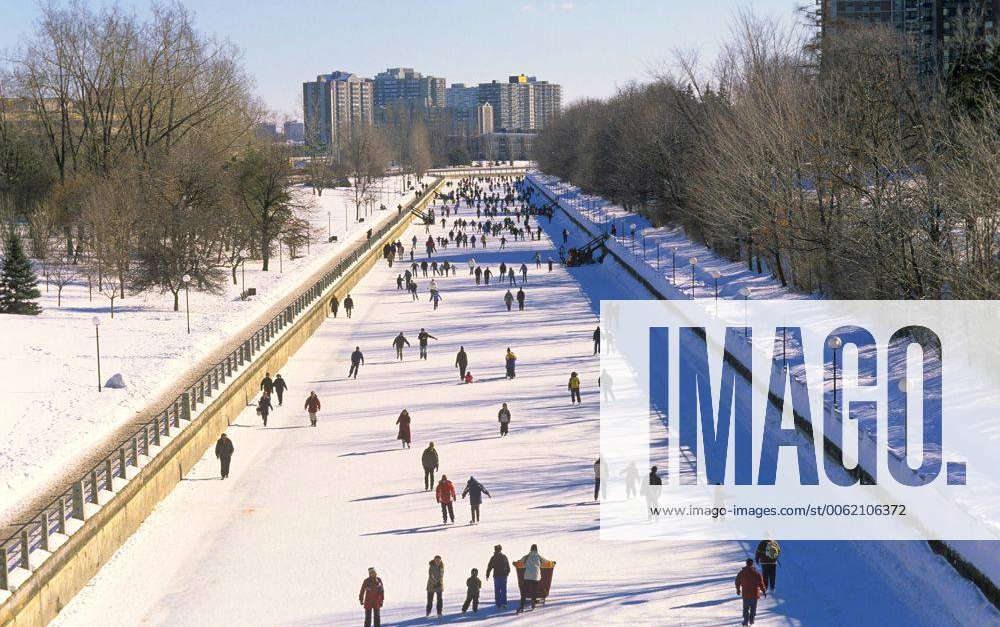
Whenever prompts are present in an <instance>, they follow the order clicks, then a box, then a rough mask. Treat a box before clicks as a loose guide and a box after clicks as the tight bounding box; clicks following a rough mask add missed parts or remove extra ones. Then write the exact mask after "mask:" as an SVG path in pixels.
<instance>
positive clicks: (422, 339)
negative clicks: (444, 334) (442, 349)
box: [417, 328, 437, 359]
mask: <svg viewBox="0 0 1000 627" xmlns="http://www.w3.org/2000/svg"><path fill="white" fill-rule="evenodd" d="M428 339H432V340H436V339H437V338H436V337H434V336H433V335H431V334H430V333H428V332H427V330H426V329H424V328H421V329H420V333H418V334H417V340H419V342H418V344H419V345H420V359H427V340H428Z"/></svg>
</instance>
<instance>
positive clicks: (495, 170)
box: [427, 166, 528, 177]
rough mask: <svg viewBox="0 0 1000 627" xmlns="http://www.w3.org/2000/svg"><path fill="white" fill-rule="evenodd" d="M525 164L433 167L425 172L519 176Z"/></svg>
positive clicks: (523, 171)
mask: <svg viewBox="0 0 1000 627" xmlns="http://www.w3.org/2000/svg"><path fill="white" fill-rule="evenodd" d="M527 169H528V168H527V166H502V167H458V168H435V169H433V170H428V171H427V173H428V174H431V175H434V176H450V177H465V176H520V175H522V174H524V173H525V172H526V171H527Z"/></svg>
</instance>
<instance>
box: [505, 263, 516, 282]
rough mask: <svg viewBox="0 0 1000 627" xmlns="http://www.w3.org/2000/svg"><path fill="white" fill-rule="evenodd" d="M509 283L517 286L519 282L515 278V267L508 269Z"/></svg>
mask: <svg viewBox="0 0 1000 627" xmlns="http://www.w3.org/2000/svg"><path fill="white" fill-rule="evenodd" d="M507 282H508V283H510V284H511V285H517V280H516V279H515V277H514V268H513V266H512V267H510V268H508V269H507Z"/></svg>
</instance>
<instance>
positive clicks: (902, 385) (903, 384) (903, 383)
mask: <svg viewBox="0 0 1000 627" xmlns="http://www.w3.org/2000/svg"><path fill="white" fill-rule="evenodd" d="M898 385H899V391H900V392H902V393H903V394H906V388H907V383H906V379H900V380H899V384H898Z"/></svg>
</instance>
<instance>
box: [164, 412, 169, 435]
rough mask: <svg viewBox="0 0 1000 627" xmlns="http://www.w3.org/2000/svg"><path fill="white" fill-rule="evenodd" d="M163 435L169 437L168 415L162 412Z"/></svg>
mask: <svg viewBox="0 0 1000 627" xmlns="http://www.w3.org/2000/svg"><path fill="white" fill-rule="evenodd" d="M163 435H165V436H167V437H168V438H169V437H170V414H168V413H167V412H163Z"/></svg>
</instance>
